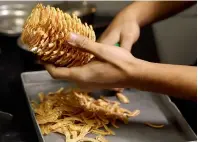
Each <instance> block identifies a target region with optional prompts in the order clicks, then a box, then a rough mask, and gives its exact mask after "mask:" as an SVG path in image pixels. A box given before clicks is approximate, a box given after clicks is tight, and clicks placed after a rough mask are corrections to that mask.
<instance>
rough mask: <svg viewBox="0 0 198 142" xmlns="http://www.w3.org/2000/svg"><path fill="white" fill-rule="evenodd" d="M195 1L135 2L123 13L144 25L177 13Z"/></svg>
mask: <svg viewBox="0 0 198 142" xmlns="http://www.w3.org/2000/svg"><path fill="white" fill-rule="evenodd" d="M195 3H196V2H192V1H154V2H151V1H148V2H134V3H132V4H131V5H129V6H128V7H126V8H125V9H124V10H123V11H124V12H121V13H126V14H127V15H128V18H129V20H130V19H135V20H137V22H138V23H139V25H140V26H141V27H142V26H145V25H147V24H151V23H154V22H157V21H159V20H163V19H165V18H168V17H170V16H172V15H175V14H177V13H179V12H181V11H183V10H184V9H186V8H188V7H190V6H192V5H193V4H195Z"/></svg>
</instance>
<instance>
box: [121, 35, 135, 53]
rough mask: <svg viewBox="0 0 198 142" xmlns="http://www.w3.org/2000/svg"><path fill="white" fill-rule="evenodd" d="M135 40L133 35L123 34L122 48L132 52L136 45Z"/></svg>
mask: <svg viewBox="0 0 198 142" xmlns="http://www.w3.org/2000/svg"><path fill="white" fill-rule="evenodd" d="M134 42H135V40H134V38H133V35H130V34H122V35H121V38H120V46H121V47H123V48H125V49H126V50H128V51H131V48H132V45H133V44H134Z"/></svg>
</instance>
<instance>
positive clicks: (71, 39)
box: [68, 33, 77, 43]
mask: <svg viewBox="0 0 198 142" xmlns="http://www.w3.org/2000/svg"><path fill="white" fill-rule="evenodd" d="M76 38H77V35H76V34H75V33H70V34H69V38H68V42H69V43H74V42H75V40H76Z"/></svg>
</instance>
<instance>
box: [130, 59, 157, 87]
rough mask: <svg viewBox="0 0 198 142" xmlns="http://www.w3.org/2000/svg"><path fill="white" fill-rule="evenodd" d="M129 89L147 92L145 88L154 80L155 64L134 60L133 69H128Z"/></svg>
mask: <svg viewBox="0 0 198 142" xmlns="http://www.w3.org/2000/svg"><path fill="white" fill-rule="evenodd" d="M130 70H131V72H130V77H129V78H130V79H129V80H130V81H129V82H130V83H131V84H130V85H131V86H130V87H133V88H136V89H140V90H147V88H146V86H148V85H149V84H150V82H151V81H152V80H153V78H155V76H154V75H155V73H154V72H153V71H154V70H155V63H151V62H148V61H144V60H141V59H135V63H133V67H132V68H131V69H130Z"/></svg>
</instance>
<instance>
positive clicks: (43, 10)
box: [21, 4, 96, 67]
mask: <svg viewBox="0 0 198 142" xmlns="http://www.w3.org/2000/svg"><path fill="white" fill-rule="evenodd" d="M70 32H74V33H77V34H80V35H82V36H85V37H87V38H89V39H90V40H93V41H95V40H96V36H95V32H94V30H93V28H92V26H91V25H90V26H88V25H87V23H85V24H83V23H81V20H80V19H79V18H78V17H77V16H75V15H72V16H70V15H69V14H67V13H64V12H63V11H62V10H60V9H58V8H54V7H51V6H49V5H48V6H46V7H45V6H43V5H42V4H38V5H37V6H36V7H35V8H34V9H33V10H32V12H31V14H30V16H29V17H28V18H27V20H26V22H25V24H24V27H23V30H22V34H21V41H22V42H23V43H24V44H26V45H27V46H28V47H29V49H30V50H31V51H32V52H34V53H35V54H37V55H38V56H39V58H40V59H41V60H42V61H45V62H49V63H52V64H55V65H56V66H65V67H73V66H80V65H84V64H87V63H88V62H89V61H90V60H91V59H92V58H93V55H92V54H90V53H87V52H85V51H81V50H79V49H77V48H75V47H73V46H71V45H70V44H68V42H67V38H68V35H69V33H70Z"/></svg>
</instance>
